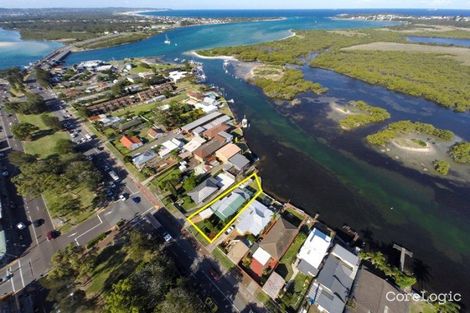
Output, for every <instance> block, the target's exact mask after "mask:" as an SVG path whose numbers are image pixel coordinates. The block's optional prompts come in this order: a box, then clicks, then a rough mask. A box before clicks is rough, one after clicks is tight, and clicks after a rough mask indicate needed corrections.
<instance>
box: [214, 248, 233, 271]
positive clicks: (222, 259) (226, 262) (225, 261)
mask: <svg viewBox="0 0 470 313" xmlns="http://www.w3.org/2000/svg"><path fill="white" fill-rule="evenodd" d="M212 255H213V256H214V258H215V259H216V260H217V261H219V263H220V264H221V265H222V266H223V267H224V268H225V269H226V270H228V271H230V270H231V269H232V268H234V267H235V264H233V262H232V261H230V259H229V258H228V257H227V256H226V255H225V253H224V252H223V251H222V250H220V248H219V247H217V248H215V249H214V250H213V251H212Z"/></svg>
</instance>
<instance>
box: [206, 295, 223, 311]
mask: <svg viewBox="0 0 470 313" xmlns="http://www.w3.org/2000/svg"><path fill="white" fill-rule="evenodd" d="M204 304H205V305H206V307H207V308H208V309H209V311H210V312H212V313H215V312H217V311H218V310H219V307H218V306H217V304H215V303H214V300H212V298H211V297H207V298H206V300H204Z"/></svg>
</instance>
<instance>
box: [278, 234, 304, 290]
mask: <svg viewBox="0 0 470 313" xmlns="http://www.w3.org/2000/svg"><path fill="white" fill-rule="evenodd" d="M306 239H307V235H306V234H304V233H303V232H299V234H298V235H297V237H295V239H294V242H293V243H292V244H291V246H290V247H289V249H288V250H287V252H286V254H284V256H283V257H282V258H281V260H280V261H279V265H280V266H281V267H282V265H284V266H285V268H286V270H287V272H286V273H285V277H284V279H285V280H286V281H289V280H290V279H291V277H292V274H293V270H292V263H293V262H294V261H295V258H296V255H297V253H298V252H299V250H300V248H301V247H302V245H303V243H304V242H305V240H306ZM281 264H282V265H281ZM281 276H282V275H281Z"/></svg>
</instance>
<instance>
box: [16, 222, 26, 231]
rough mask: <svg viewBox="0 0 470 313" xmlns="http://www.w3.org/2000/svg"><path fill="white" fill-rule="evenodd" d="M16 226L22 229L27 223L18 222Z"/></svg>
mask: <svg viewBox="0 0 470 313" xmlns="http://www.w3.org/2000/svg"><path fill="white" fill-rule="evenodd" d="M16 228H18V229H19V230H22V229H25V228H26V225H25V224H24V223H23V222H19V223H18V224H16Z"/></svg>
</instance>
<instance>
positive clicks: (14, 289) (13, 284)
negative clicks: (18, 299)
mask: <svg viewBox="0 0 470 313" xmlns="http://www.w3.org/2000/svg"><path fill="white" fill-rule="evenodd" d="M8 273H9V274H10V276H11V277H10V282H11V289H12V290H13V293H16V288H15V283H14V282H13V280H14V279H13V276H12V273H13V272H12V271H11V266H10V267H9V268H8Z"/></svg>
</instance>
